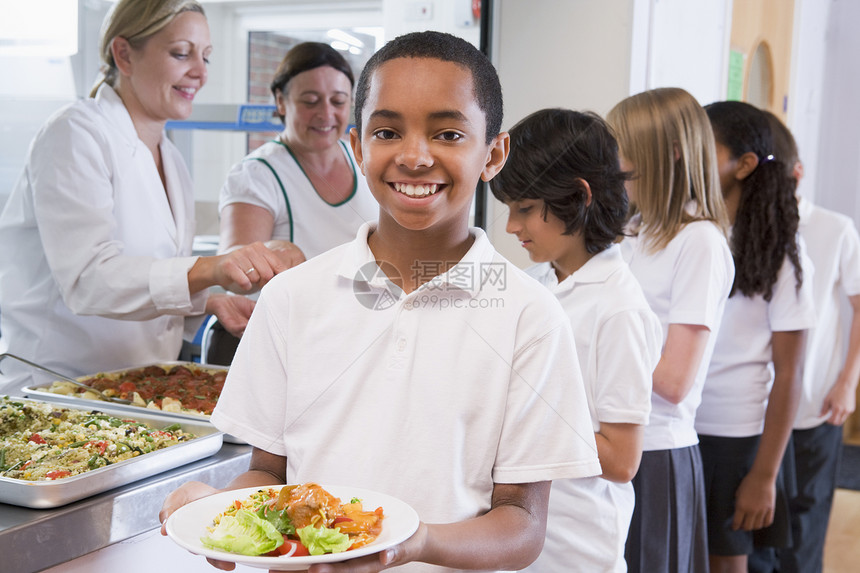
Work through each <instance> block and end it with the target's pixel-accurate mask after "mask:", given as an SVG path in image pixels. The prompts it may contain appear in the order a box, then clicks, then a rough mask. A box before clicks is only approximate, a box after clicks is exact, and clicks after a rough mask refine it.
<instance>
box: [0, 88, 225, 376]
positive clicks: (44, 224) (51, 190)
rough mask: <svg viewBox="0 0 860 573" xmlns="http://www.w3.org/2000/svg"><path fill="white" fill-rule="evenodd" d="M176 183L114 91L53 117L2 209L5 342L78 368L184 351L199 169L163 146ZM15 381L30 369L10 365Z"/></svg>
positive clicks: (198, 308)
mask: <svg viewBox="0 0 860 573" xmlns="http://www.w3.org/2000/svg"><path fill="white" fill-rule="evenodd" d="M159 147H160V150H161V156H162V161H163V163H164V174H165V177H166V180H167V189H166V190H165V188H164V185H163V184H162V182H161V178H160V177H159V174H158V170H157V168H156V165H155V161H154V160H153V157H152V154H151V153H150V152H149V150H148V149H147V147H146V145H145V144H144V143H143V142H142V141H141V140H140V139H139V138H138V136H137V132H136V131H135V128H134V125H133V124H132V121H131V117H130V116H129V114H128V111H127V110H126V108H125V106H124V105H123V103H122V101H121V100H120V98H119V96H118V95H117V94H116V92H115V91H114V90H113V89H112V88H111V87H110V86H107V85H103V86H102V87H101V88H100V89H99V92H98V93H97V94H96V97H95V98H88V99H84V100H81V101H78V102H76V103H74V104H71V105H70V106H68V107H66V108H64V109H62V110H60V111H59V112H57V113H56V114H55V115H54V116H52V117H51V118H50V119H49V120H48V122H47V123H46V124H45V125H44V126H43V127H42V129H41V130H40V131H39V133H38V134H37V135H36V138H35V139H34V141H33V143H32V145H31V148H30V154H29V158H28V160H27V165H26V167H25V169H24V173H23V174H22V176H21V178H20V179H19V180H18V183H17V184H16V186H15V188H14V190H13V191H12V194H11V195H10V197H9V200H8V202H7V204H6V207H5V209H4V211H3V214H2V217H0V314H2V325H0V329H1V330H2V336H0V350H2V351H3V352H10V353H13V354H17V355H19V356H21V357H23V358H27V359H30V360H34V361H37V362H41V363H44V364H46V365H48V366H49V367H53V368H55V369H57V370H60V371H64V372H67V373H70V374H77V375H80V374H87V373H95V372H99V371H104V370H113V369H118V368H124V367H128V366H133V365H138V364H146V363H152V362H157V361H165V360H175V359H176V358H177V356H178V355H179V351H180V348H181V346H182V337H183V330H184V318H183V317H184V316H187V315H194V314H201V313H202V312H203V311H204V307H205V304H206V298H207V296H208V295H207V294H206V293H205V292H203V293H199V294H197V295H195V296H194V297H191V296H190V295H189V291H188V270H189V269H190V268H191V267H192V266H193V265H194V263H195V261H196V260H197V258H196V257H191V256H189V255H190V254H191V246H192V243H193V239H194V208H193V197H192V195H191V188H192V187H191V177H190V176H189V173H188V170H187V168H186V167H185V164H184V163H183V161H182V157H181V156H180V154H179V151H178V150H177V149H176V148H175V147H174V146H173V144H172V143H171V142H170V141H169V140H168V139H167V138H166V137H164V136H162V139H161V143H160V144H159ZM3 373H4V374H5V375H6V376H5V377H4V380H3V382H4V385H5V386H6V389H7V390H9V389H10V388H15V387H17V386H19V385H20V383H21V382H26V381H25V377H28V376H29V375H30V373H31V371H30V370H27V369H26V367H25V368H23V369H22V368H20V367H19V365H17V364H14V363H13V361H11V360H6V361H5V362H4V364H3Z"/></svg>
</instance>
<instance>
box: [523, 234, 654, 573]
mask: <svg viewBox="0 0 860 573" xmlns="http://www.w3.org/2000/svg"><path fill="white" fill-rule="evenodd" d="M526 272H528V273H529V274H530V275H531V276H533V277H535V278H536V279H537V280H538V281H540V282H541V283H542V284H543V285H544V286H546V287H547V288H549V289H550V291H551V292H553V293H554V294H555V295H556V297H558V299H559V302H561V305H562V308H564V311H565V313H566V314H567V316H568V319H569V320H570V324H571V327H572V328H573V333H574V338H575V340H576V352H577V355H578V356H579V359H580V362H581V365H582V370H583V377H584V380H585V390H586V394H587V396H588V406H589V410H590V413H591V421H592V426H593V428H594V431H595V432H597V431H599V430H600V425H601V423H604V422H605V423H618V424H624V423H626V424H638V425H645V424H647V423H648V414H649V413H650V411H651V386H652V382H651V379H652V374H653V372H654V368H655V367H656V366H657V362H658V361H659V360H660V347H661V345H662V341H663V336H662V332H661V330H660V320H659V319H658V318H657V315H656V314H654V312H653V311H652V310H651V308H650V307H649V306H648V301H646V300H645V296H644V295H643V294H642V288H641V287H640V286H639V283H638V282H637V281H636V278H635V277H634V276H633V273H631V272H630V269H629V268H628V266H627V264H626V263H625V262H624V260H623V259H622V257H621V249H620V247H619V246H618V245H613V246H611V247H609V248H608V249H606V250H605V251H602V252H600V253H598V254H596V255H594V256H593V257H592V258H591V259H590V260H589V261H588V262H587V263H585V264H584V265H583V266H582V267H581V268H579V269H577V271H576V272H574V273H573V274H572V275H570V276H569V277H567V278H566V279H564V280H563V281H562V282H561V283H559V282H558V279H557V277H556V274H555V270H554V269H553V267H552V265H551V264H549V263H540V264H538V265H535V266H533V267H531V268H529V269H528V270H527V271H526ZM633 506H634V494H633V485H632V484H631V483H630V482H627V483H614V482H611V481H609V480H606V479H603V478H602V477H591V478H584V479H569V480H557V481H554V482H553V484H552V493H551V495H550V506H549V515H548V518H547V534H546V541H545V543H544V549H543V552H542V553H541V555H540V557H538V559H537V561H535V562H534V563H533V564H532V565H531V566H530V567H528V568H527V569H526V571H529V572H534V573H543V572H545V571H565V570H568V569H569V568H570V567H571V565H570V564H571V560H574V561H575V562H576V570H577V571H607V572H608V571H614V572H623V571H626V570H627V567H626V565H625V562H624V543H625V541H626V540H627V530H628V528H629V526H630V517H631V516H632V514H633Z"/></svg>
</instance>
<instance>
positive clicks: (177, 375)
mask: <svg viewBox="0 0 860 573" xmlns="http://www.w3.org/2000/svg"><path fill="white" fill-rule="evenodd" d="M226 378H227V372H226V371H219V372H208V371H206V370H202V369H196V368H195V369H189V368H187V367H185V366H173V367H172V368H170V369H169V370H166V369H164V368H162V367H161V366H147V367H146V368H139V369H136V370H129V371H128V372H125V373H122V374H120V375H119V376H96V377H93V378H89V379H87V380H83V383H84V384H86V385H88V386H91V387H93V388H96V389H98V390H101V391H102V392H104V393H105V394H107V395H108V396H117V397H119V398H123V399H126V400H133V399H134V394H135V393H137V394H138V396H139V397H140V398H141V399H142V400H143V401H144V402H146V403H147V404H149V403H150V402H153V403H155V405H156V406H158V407H159V408H161V407H162V403H163V401H164V399H165V398H172V399H173V400H178V401H180V402H181V403H182V409H183V410H196V411H198V412H200V413H202V414H207V415H208V414H211V413H212V410H214V409H215V403H216V402H217V401H218V396H219V395H220V394H221V390H222V389H223V388H224V380H225V379H226Z"/></svg>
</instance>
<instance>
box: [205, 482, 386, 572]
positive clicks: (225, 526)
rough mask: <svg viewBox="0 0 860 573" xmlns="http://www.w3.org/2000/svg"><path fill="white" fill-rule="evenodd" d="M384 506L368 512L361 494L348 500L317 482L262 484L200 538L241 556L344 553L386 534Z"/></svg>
mask: <svg viewBox="0 0 860 573" xmlns="http://www.w3.org/2000/svg"><path fill="white" fill-rule="evenodd" d="M383 518H384V515H383V512H382V508H381V507H378V508H376V509H375V510H373V511H366V510H365V509H364V508H363V507H362V504H361V500H359V499H357V498H353V499H351V500H350V501H349V502H348V503H343V502H342V501H341V500H340V499H339V498H337V497H335V496H333V495H332V494H330V493H329V492H327V491H326V490H325V489H323V488H322V487H320V486H319V485H317V484H315V483H305V484H300V485H286V486H283V487H267V488H261V489H259V490H257V491H256V492H254V493H253V494H252V495H251V496H249V497H247V498H245V499H241V500H236V501H234V502H233V503H232V504H230V505H229V506H228V507H227V508H226V509H225V510H224V511H222V512H221V513H219V514H218V515H216V516H215V517H214V519H213V521H212V526H211V527H209V528H208V529H209V534H208V535H207V536H205V537H202V538H201V539H200V541H201V542H202V543H203V544H204V545H205V546H206V547H209V548H211V549H220V550H223V551H228V552H231V553H239V554H241V555H265V556H273V557H276V556H281V555H284V556H291V557H299V556H305V555H323V554H326V553H341V552H343V551H349V550H350V549H357V548H359V547H363V546H365V545H367V544H369V543H371V542H373V540H375V539H376V538H377V537H378V536H379V534H380V533H381V532H382V520H383Z"/></svg>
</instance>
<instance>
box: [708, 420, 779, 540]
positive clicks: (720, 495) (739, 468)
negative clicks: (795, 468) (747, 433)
mask: <svg viewBox="0 0 860 573" xmlns="http://www.w3.org/2000/svg"><path fill="white" fill-rule="evenodd" d="M759 439H760V436H751V437H745V438H724V437H718V436H699V446H700V448H701V450H702V460H703V462H704V470H705V494H706V496H707V506H708V546H709V547H710V550H711V553H713V554H714V555H750V554H751V553H752V552H753V550H754V549H755V548H756V547H775V548H781V547H788V546H790V545H791V523H790V518H789V509H788V495H786V484H785V472H784V471H783V469H780V472H779V474H778V476H777V479H776V506H775V508H774V516H773V523H772V524H771V525H769V526H768V527H764V528H762V529H756V530H754V531H744V530H738V531H732V520H733V518H734V513H735V493H736V492H737V489H738V487H739V486H740V483H741V481H742V480H743V479H744V477H745V476H746V475H747V474H748V473H749V471H750V468H752V465H753V462H754V461H755V456H756V452H757V451H758V443H759ZM792 478H793V476H792ZM791 481H792V482H793V479H792V480H791ZM791 485H792V486H793V483H792V484H791ZM792 489H793V487H792Z"/></svg>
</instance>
